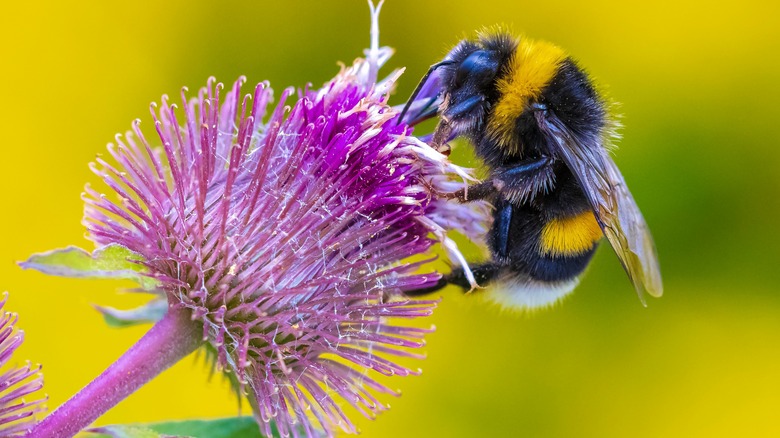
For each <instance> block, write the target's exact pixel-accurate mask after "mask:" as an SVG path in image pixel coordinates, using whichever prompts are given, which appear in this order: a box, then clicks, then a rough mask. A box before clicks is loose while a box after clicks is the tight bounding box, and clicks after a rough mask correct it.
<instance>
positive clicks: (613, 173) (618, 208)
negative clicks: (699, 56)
mask: <svg viewBox="0 0 780 438" xmlns="http://www.w3.org/2000/svg"><path fill="white" fill-rule="evenodd" d="M536 117H537V121H538V122H539V126H540V127H541V129H542V130H543V131H544V132H545V133H546V135H547V136H548V137H550V139H551V140H552V141H551V144H552V145H553V148H554V149H555V152H556V154H557V156H558V158H560V159H561V160H563V162H565V163H566V165H567V166H568V167H569V169H570V170H571V172H572V173H573V174H574V176H575V178H577V181H578V182H579V184H580V186H581V187H582V190H583V191H584V192H585V196H586V197H587V198H588V201H589V202H590V205H591V207H592V208H593V212H594V214H595V216H596V220H597V221H598V223H599V225H600V226H601V230H602V231H603V232H604V235H605V236H606V237H607V240H609V243H610V245H612V248H613V249H614V250H615V253H617V256H618V258H619V259H620V262H621V263H622V264H623V268H624V269H625V270H626V273H627V274H628V277H629V278H630V279H631V282H632V283H633V284H634V288H636V291H637V293H638V294H639V299H640V300H641V301H642V303H644V296H643V292H647V293H649V294H650V295H651V296H654V297H660V296H661V295H662V294H663V285H662V282H661V270H660V268H659V266H658V256H657V255H656V251H655V244H654V243H653V237H652V236H651V235H650V230H649V229H648V227H647V223H646V222H645V219H644V218H643V217H642V213H641V212H640V211H639V207H638V206H637V205H636V201H634V197H633V196H631V192H629V191H628V187H626V182H625V180H624V179H623V175H622V174H621V173H620V170H618V168H617V165H616V164H615V162H614V161H612V158H611V157H610V156H609V153H608V152H607V150H606V149H605V148H604V147H603V144H602V142H603V141H602V139H600V138H593V139H590V140H588V139H585V140H583V139H578V138H577V137H576V136H575V135H574V134H572V133H571V132H570V131H569V130H568V129H567V128H566V127H565V125H564V124H563V123H562V122H561V121H560V119H558V118H557V117H555V116H554V115H551V114H549V113H548V114H544V113H543V112H538V113H537V114H536Z"/></svg>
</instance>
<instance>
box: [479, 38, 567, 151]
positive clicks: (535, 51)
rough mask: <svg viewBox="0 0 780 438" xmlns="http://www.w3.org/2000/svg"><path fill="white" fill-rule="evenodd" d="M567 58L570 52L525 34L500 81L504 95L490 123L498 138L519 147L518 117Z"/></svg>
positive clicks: (512, 146) (494, 136)
mask: <svg viewBox="0 0 780 438" xmlns="http://www.w3.org/2000/svg"><path fill="white" fill-rule="evenodd" d="M565 59H566V54H565V53H564V52H563V50H562V49H561V48H559V47H558V46H556V45H554V44H550V43H548V42H544V41H532V40H529V39H526V38H521V40H520V44H519V45H518V46H517V50H516V51H515V54H514V56H512V59H511V60H510V61H509V70H508V71H507V73H506V74H505V75H504V76H503V77H502V78H501V79H499V80H498V82H497V84H496V85H497V87H498V91H499V95H500V96H501V97H500V98H499V99H498V102H497V103H496V106H495V107H494V108H493V112H492V114H491V115H490V120H489V121H488V127H487V130H488V133H489V135H490V136H491V137H492V138H493V139H494V140H496V141H498V142H499V143H500V144H501V145H502V146H504V147H507V148H510V149H516V148H518V147H519V145H518V144H516V143H517V139H516V138H514V137H515V136H514V133H513V129H514V126H515V120H517V118H518V117H520V115H521V114H522V113H523V111H524V110H525V106H526V105H527V104H528V102H529V101H531V100H533V99H536V98H538V97H539V96H540V95H541V93H542V90H544V87H546V86H547V84H549V83H550V81H551V80H552V78H553V77H555V74H556V72H557V71H558V67H559V66H560V64H561V62H563V61H564V60H565Z"/></svg>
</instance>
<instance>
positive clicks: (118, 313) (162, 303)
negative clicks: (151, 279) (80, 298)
mask: <svg viewBox="0 0 780 438" xmlns="http://www.w3.org/2000/svg"><path fill="white" fill-rule="evenodd" d="M94 307H95V309H97V311H98V312H100V313H101V314H102V315H103V319H104V320H105V321H106V324H108V325H109V326H111V327H117V328H123V327H130V326H133V325H138V324H147V323H154V322H157V321H159V320H161V319H162V317H163V316H165V314H166V313H167V312H168V300H167V299H165V297H160V298H155V299H153V300H151V301H149V302H148V303H146V304H144V305H143V306H140V307H136V308H135V309H129V310H120V309H115V308H113V307H107V306H99V305H96V304H95V305H94Z"/></svg>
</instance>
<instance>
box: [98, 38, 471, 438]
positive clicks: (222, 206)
mask: <svg viewBox="0 0 780 438" xmlns="http://www.w3.org/2000/svg"><path fill="white" fill-rule="evenodd" d="M389 56H390V50H389V49H378V50H374V51H373V52H372V53H371V56H370V58H371V60H372V61H365V60H362V59H358V60H357V61H356V62H355V64H354V65H353V66H351V67H349V68H342V71H341V72H340V73H339V74H338V75H337V76H336V78H334V79H333V80H332V81H330V82H328V83H326V84H325V85H324V87H323V88H321V89H319V90H310V89H305V90H301V91H298V92H297V99H296V100H295V102H294V103H292V104H291V106H290V107H286V106H285V104H286V103H287V101H288V100H289V99H290V97H291V96H292V95H293V94H295V91H294V90H292V89H287V90H284V91H283V92H282V93H281V97H280V99H279V103H278V104H277V105H276V106H275V107H271V106H270V103H271V101H272V100H273V92H272V90H271V89H270V88H269V86H268V84H267V83H261V84H258V85H257V86H256V87H255V89H254V92H253V93H252V94H251V95H247V96H243V95H242V93H241V87H242V85H243V83H244V80H243V79H240V80H238V81H237V82H236V83H235V84H234V85H233V87H232V88H231V89H230V90H229V91H227V92H225V90H224V88H223V86H222V84H218V83H215V81H214V80H210V81H209V83H208V85H207V86H206V87H205V88H203V89H201V90H200V91H199V92H198V95H197V97H196V98H194V99H191V100H188V99H187V97H186V95H185V91H186V90H184V91H182V102H183V104H182V111H181V112H179V111H177V108H176V106H175V105H172V104H170V103H169V102H168V99H167V97H163V100H162V104H161V105H160V106H159V108H158V107H156V106H153V107H152V116H153V118H154V121H155V125H154V126H155V129H156V131H157V135H158V137H159V139H160V140H159V141H160V142H161V145H162V147H161V148H155V147H154V146H155V145H154V142H151V141H149V140H147V138H146V137H145V136H144V135H143V133H142V132H141V129H140V125H139V123H140V122H138V121H136V122H135V123H134V124H133V131H132V133H128V134H127V135H126V136H124V137H117V143H116V145H109V148H108V150H109V153H110V155H111V157H112V158H113V164H112V163H110V162H109V160H104V159H102V158H99V159H98V160H97V162H96V163H94V164H93V166H92V168H93V170H94V172H95V173H97V174H98V175H99V176H100V177H102V178H103V180H104V181H105V182H106V184H107V185H108V186H109V187H110V188H111V189H113V191H114V192H116V194H118V195H119V196H118V200H117V201H114V200H113V199H114V196H106V195H103V194H101V193H100V192H98V191H96V190H94V189H92V188H90V187H89V186H88V187H87V188H86V193H85V195H84V200H85V203H86V209H85V224H86V226H87V228H88V231H89V235H90V237H91V239H92V240H93V241H94V242H95V243H96V244H97V245H98V246H99V247H105V246H108V245H115V244H119V245H122V246H124V247H126V248H128V249H130V250H132V251H133V252H135V253H137V254H138V255H140V258H141V262H140V263H142V264H143V265H144V266H145V268H146V270H147V274H148V275H149V276H150V277H152V278H154V279H155V280H156V281H157V283H158V285H159V288H160V290H162V291H164V292H165V294H166V296H167V299H168V302H169V304H170V305H171V306H176V307H180V308H187V309H191V311H192V314H193V318H195V319H197V320H199V321H202V322H203V337H204V339H206V340H207V341H208V343H209V344H210V345H211V346H213V347H214V348H215V349H216V351H217V363H218V365H219V366H220V367H221V368H223V369H225V370H226V371H229V372H232V373H235V375H236V377H237V380H238V382H240V384H241V385H242V387H243V389H244V390H245V391H246V392H247V393H248V394H249V397H250V402H251V404H252V406H253V408H254V410H255V413H256V415H257V416H258V417H259V419H260V420H261V421H259V424H260V426H261V429H262V430H263V432H264V433H266V434H270V432H271V426H270V422H271V420H274V421H273V422H274V423H275V424H276V426H277V428H278V429H279V431H280V432H281V433H282V434H283V435H288V434H292V435H299V434H303V435H306V436H309V435H312V434H316V433H319V432H320V431H324V432H325V433H326V434H328V435H330V434H332V433H333V432H334V426H338V427H340V428H341V429H342V430H345V431H348V432H355V427H354V426H353V425H352V423H351V422H350V420H349V419H348V418H347V417H346V416H345V414H344V412H343V410H342V408H341V407H340V406H339V404H338V403H337V401H336V400H335V399H334V398H333V395H338V396H340V398H342V399H343V400H344V401H346V402H347V403H349V404H350V405H352V406H353V407H355V408H356V409H358V410H360V411H362V412H363V413H364V414H365V415H367V416H369V417H371V416H373V415H374V414H376V413H377V412H379V411H381V410H383V409H384V405H383V404H382V403H381V402H380V401H379V400H378V399H377V398H376V394H377V393H392V392H393V391H391V390H389V389H388V388H386V387H385V386H383V385H382V384H380V383H378V382H377V381H375V380H374V379H372V378H371V377H370V376H368V375H367V374H366V370H368V369H371V370H374V371H376V372H378V373H381V374H385V375H408V374H413V373H415V372H416V371H414V370H411V369H408V368H406V367H404V366H401V365H398V364H396V363H395V362H394V361H392V360H391V359H390V358H391V357H393V356H416V354H414V353H412V352H411V351H409V350H408V349H410V348H417V347H420V346H422V345H423V336H424V335H425V334H426V333H428V332H429V330H427V329H420V328H413V327H408V326H405V325H399V323H398V321H399V320H398V319H395V318H403V319H410V318H418V317H422V316H426V315H429V314H430V313H431V311H432V308H433V306H434V305H435V302H433V301H410V300H408V299H406V298H405V297H404V295H403V292H404V291H406V290H410V289H417V288H421V287H426V286H430V285H433V284H435V283H436V281H437V280H438V279H439V275H438V274H436V273H434V272H426V273H418V270H419V268H420V267H421V266H422V265H424V264H425V263H426V262H425V261H416V262H409V261H408V258H409V257H411V256H415V255H420V254H426V253H428V252H429V249H431V247H432V245H434V244H436V243H438V242H447V243H451V242H449V241H448V240H447V238H446V236H445V232H446V230H447V229H451V228H457V227H460V228H461V229H463V230H464V231H466V232H470V233H471V232H477V231H479V229H478V228H479V227H475V226H473V225H470V224H466V225H463V220H458V218H465V221H466V222H469V220H470V219H472V218H473V219H478V218H480V217H481V214H482V213H481V212H480V211H479V210H474V209H473V207H472V206H455V207H453V206H447V205H446V204H445V203H444V202H443V201H441V200H437V199H436V196H435V193H436V190H433V191H431V190H429V188H430V187H431V186H434V187H438V188H440V189H441V188H442V187H445V186H447V185H449V184H452V180H453V178H454V177H457V176H460V177H468V174H467V173H466V172H465V171H464V170H462V169H460V168H458V167H456V166H454V165H452V164H450V163H449V162H448V161H447V159H446V157H445V156H444V155H442V154H440V153H438V152H436V151H435V150H433V149H432V148H430V147H428V146H427V145H426V144H424V143H422V142H420V141H419V140H417V139H415V138H414V137H411V136H409V134H410V132H411V130H410V128H408V127H407V126H406V125H404V124H403V123H400V124H399V123H398V122H397V120H396V119H397V111H396V110H394V109H393V108H391V107H389V106H388V105H387V96H388V94H389V92H390V91H391V89H392V87H393V84H394V81H395V79H396V78H397V77H398V75H399V74H400V72H396V73H394V74H393V75H391V76H390V77H388V78H387V79H385V80H384V81H381V82H376V81H375V74H376V73H375V72H376V69H377V68H378V66H379V65H381V64H382V63H383V62H384V61H385V60H386V59H387V58H388V57H389ZM475 223H477V222H475ZM455 225H457V227H456V226H455ZM448 247H449V248H450V249H451V250H452V249H453V247H452V245H448ZM453 253H455V252H454V251H453ZM431 258H432V257H430V256H429V257H428V258H427V260H428V261H429V260H430V259H431Z"/></svg>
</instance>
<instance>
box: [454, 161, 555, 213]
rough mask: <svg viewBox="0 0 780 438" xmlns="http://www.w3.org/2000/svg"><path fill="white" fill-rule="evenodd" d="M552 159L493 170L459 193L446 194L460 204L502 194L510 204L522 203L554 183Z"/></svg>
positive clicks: (522, 162) (520, 163)
mask: <svg viewBox="0 0 780 438" xmlns="http://www.w3.org/2000/svg"><path fill="white" fill-rule="evenodd" d="M553 163H554V160H553V159H552V158H550V157H546V156H542V157H539V158H533V159H527V160H523V161H521V162H519V163H516V164H514V165H511V166H506V167H499V168H496V169H495V170H494V171H493V172H492V173H491V175H490V177H489V178H488V179H486V180H484V181H482V182H479V183H476V184H471V185H470V186H468V187H466V188H463V189H460V190H458V191H455V192H452V193H447V194H446V195H445V196H446V197H448V198H450V199H457V200H458V201H459V202H468V201H476V200H480V199H486V198H488V197H490V196H492V195H494V194H496V193H501V194H503V195H504V197H506V198H507V199H509V200H510V201H512V202H516V203H522V202H524V201H525V200H527V199H530V198H533V196H534V195H536V193H538V192H540V191H543V190H547V189H549V188H551V187H552V185H553V184H554V183H555V173H554V171H553Z"/></svg>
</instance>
